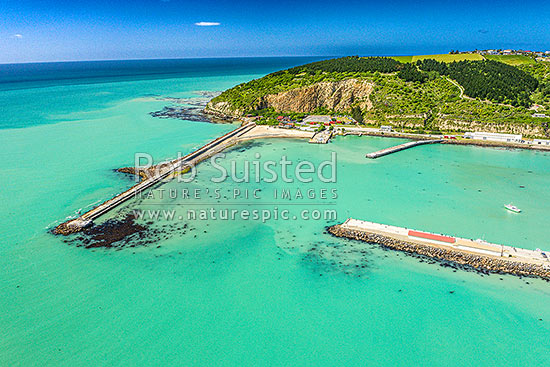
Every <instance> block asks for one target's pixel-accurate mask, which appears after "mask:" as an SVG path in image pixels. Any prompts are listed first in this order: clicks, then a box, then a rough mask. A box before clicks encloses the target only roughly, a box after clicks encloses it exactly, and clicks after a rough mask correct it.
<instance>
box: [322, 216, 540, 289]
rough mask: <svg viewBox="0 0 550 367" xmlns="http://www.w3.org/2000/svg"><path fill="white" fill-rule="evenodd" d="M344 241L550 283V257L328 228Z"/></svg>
mask: <svg viewBox="0 0 550 367" xmlns="http://www.w3.org/2000/svg"><path fill="white" fill-rule="evenodd" d="M328 231H329V233H331V234H332V235H334V236H336V237H345V238H349V239H354V240H360V241H364V242H369V243H375V244H378V245H381V246H383V247H387V248H390V249H394V250H399V251H404V252H407V253H412V254H418V255H423V256H427V257H430V258H434V259H438V260H444V261H449V262H453V263H457V264H460V265H466V266H469V267H472V268H474V269H477V270H480V271H484V272H490V273H506V274H512V275H518V276H529V277H539V278H542V279H545V280H550V259H549V256H550V254H547V253H545V252H543V251H533V250H527V249H522V248H518V247H513V246H506V245H498V244H493V243H489V242H485V241H481V240H477V241H474V240H469V239H465V238H459V237H451V236H446V235H441V234H435V233H429V232H423V231H417V230H413V229H408V228H403V227H396V226H390V225H384V224H380V223H373V222H367V221H361V220H357V219H352V218H349V219H348V220H346V221H345V222H344V223H342V224H339V225H335V226H332V227H329V228H328Z"/></svg>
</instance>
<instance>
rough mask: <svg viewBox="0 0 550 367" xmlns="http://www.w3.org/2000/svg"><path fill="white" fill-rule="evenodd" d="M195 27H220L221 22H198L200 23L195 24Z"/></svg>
mask: <svg viewBox="0 0 550 367" xmlns="http://www.w3.org/2000/svg"><path fill="white" fill-rule="evenodd" d="M195 25H198V26H199V27H212V26H217V25H220V23H219V22H198V23H195Z"/></svg>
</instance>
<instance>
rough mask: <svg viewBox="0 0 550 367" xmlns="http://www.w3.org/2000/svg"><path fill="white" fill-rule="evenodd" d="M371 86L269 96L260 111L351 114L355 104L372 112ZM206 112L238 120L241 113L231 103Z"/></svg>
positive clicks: (321, 87)
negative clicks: (325, 109)
mask: <svg viewBox="0 0 550 367" xmlns="http://www.w3.org/2000/svg"><path fill="white" fill-rule="evenodd" d="M372 88H373V85H372V83H369V82H366V81H358V80H356V79H348V80H342V81H338V82H320V83H316V84H313V85H310V86H307V87H304V88H297V89H291V90H289V91H286V92H281V93H277V94H268V95H265V96H263V97H261V98H260V99H259V100H258V101H257V106H256V108H257V109H263V108H269V107H273V108H274V109H275V110H276V111H281V112H287V111H292V112H305V113H308V112H313V111H314V110H315V109H316V108H319V107H326V108H328V109H330V110H334V111H342V112H344V111H348V110H349V109H350V108H351V106H352V104H354V103H356V102H357V103H358V104H359V106H360V107H361V108H362V109H371V108H372V103H371V102H370V100H369V95H370V93H371V92H372ZM206 112H207V113H211V114H219V115H226V116H234V117H239V116H242V115H243V114H244V111H242V110H233V109H232V108H231V105H230V104H229V103H228V102H218V103H215V104H214V103H212V102H210V103H208V106H207V107H206Z"/></svg>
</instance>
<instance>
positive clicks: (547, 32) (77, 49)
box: [0, 0, 550, 63]
mask: <svg viewBox="0 0 550 367" xmlns="http://www.w3.org/2000/svg"><path fill="white" fill-rule="evenodd" d="M200 22H211V23H219V25H209V26H204V25H196V23H200ZM474 48H526V49H537V50H549V49H550V2H547V1H523V2H521V1H517V0H515V1H508V0H501V1H484V2H483V1H481V2H480V1H470V0H465V1H456V0H453V1H448V0H439V1H432V0H428V1H422V2H414V1H402V0H379V1H356V0H348V1H343V2H337V1H334V0H333V1H303V0H295V1H287V0H279V1H261V0H260V1H258V0H254V1H245V0H233V1H225V0H219V1H211V0H198V1H193V2H192V1H187V0H134V1H127V0H86V1H84V0H72V1H66V0H56V1H52V0H40V1H38V0H0V62H1V63H6V62H29V61H57V60H103V59H135V58H179V57H222V56H268V55H335V56H336V55H350V54H351V55H356V54H357V55H389V54H392V55H395V54H399V55H409V54H425V53H446V52H448V51H449V50H451V49H460V50H465V49H474Z"/></svg>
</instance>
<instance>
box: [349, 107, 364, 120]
mask: <svg viewBox="0 0 550 367" xmlns="http://www.w3.org/2000/svg"><path fill="white" fill-rule="evenodd" d="M351 117H352V118H353V119H354V120H355V121H357V122H358V123H362V122H363V112H362V111H361V108H360V107H359V106H355V107H352V108H351Z"/></svg>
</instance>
